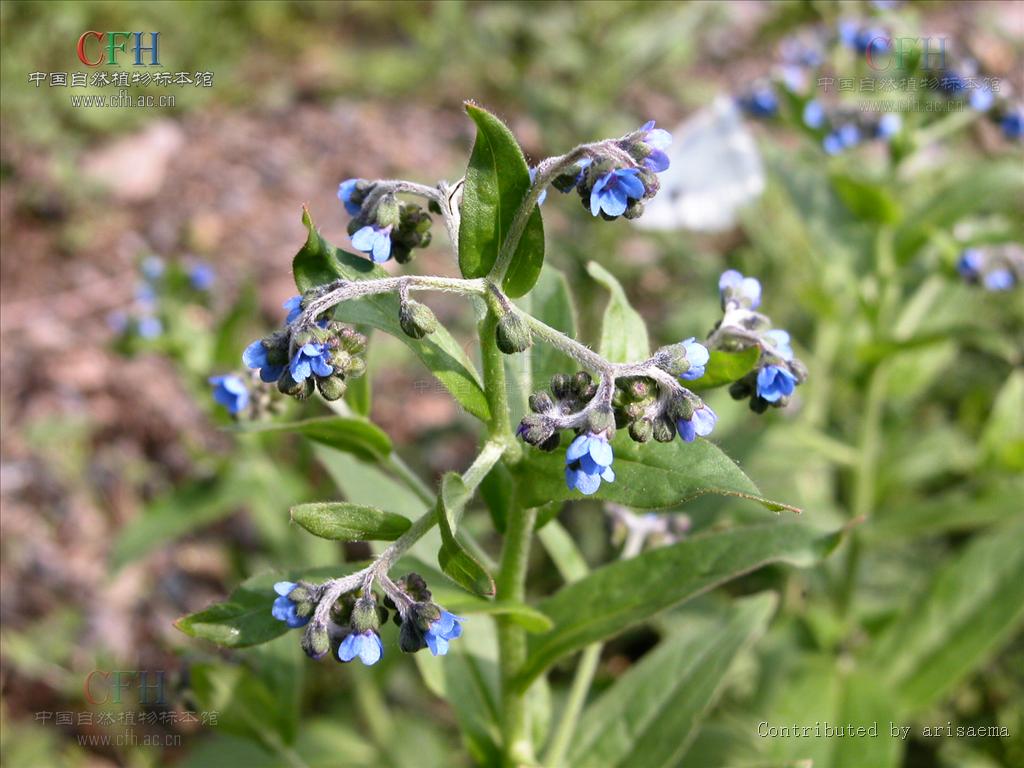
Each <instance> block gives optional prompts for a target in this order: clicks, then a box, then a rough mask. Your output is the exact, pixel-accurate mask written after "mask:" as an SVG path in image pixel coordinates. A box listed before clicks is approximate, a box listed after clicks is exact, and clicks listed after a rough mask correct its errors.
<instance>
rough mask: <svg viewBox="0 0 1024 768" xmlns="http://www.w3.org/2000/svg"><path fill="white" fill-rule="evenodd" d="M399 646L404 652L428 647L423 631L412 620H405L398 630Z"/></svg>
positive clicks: (412, 651) (414, 651)
mask: <svg viewBox="0 0 1024 768" xmlns="http://www.w3.org/2000/svg"><path fill="white" fill-rule="evenodd" d="M398 647H399V648H401V649H402V652H403V653H416V652H417V651H419V650H421V649H423V648H426V647H427V641H426V639H425V638H424V637H423V632H422V631H421V630H420V628H419V627H417V626H416V625H415V624H414V623H413V622H412V621H409V620H405V621H403V622H402V623H401V625H400V628H399V630H398Z"/></svg>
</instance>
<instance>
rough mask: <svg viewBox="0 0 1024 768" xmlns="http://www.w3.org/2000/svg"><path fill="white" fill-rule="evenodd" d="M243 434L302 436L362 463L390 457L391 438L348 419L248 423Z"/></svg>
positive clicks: (370, 425)
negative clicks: (265, 433) (355, 458)
mask: <svg viewBox="0 0 1024 768" xmlns="http://www.w3.org/2000/svg"><path fill="white" fill-rule="evenodd" d="M238 431H239V432H242V433H251V432H286V433H294V434H299V435H302V436H303V437H305V438H308V439H309V440H312V441H313V442H314V443H320V444H321V445H326V446H329V447H331V448H334V449H335V450H338V451H344V452H345V453H351V454H352V455H353V456H356V457H357V458H360V459H362V460H363V461H378V460H380V459H382V458H384V457H385V456H387V455H388V454H389V453H391V438H390V437H388V435H387V432H385V431H384V430H382V429H381V428H380V427H378V426H377V425H376V424H374V423H373V422H370V421H367V420H366V419H361V418H356V417H347V416H318V417H316V418H312V419H303V420H302V421H282V422H250V423H247V424H242V425H239V426H238Z"/></svg>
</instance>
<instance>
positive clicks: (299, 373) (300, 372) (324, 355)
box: [288, 342, 334, 383]
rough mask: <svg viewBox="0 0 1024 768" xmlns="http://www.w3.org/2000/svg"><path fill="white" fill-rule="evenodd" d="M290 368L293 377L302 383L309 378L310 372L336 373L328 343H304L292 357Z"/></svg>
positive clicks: (323, 374)
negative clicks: (332, 365)
mask: <svg viewBox="0 0 1024 768" xmlns="http://www.w3.org/2000/svg"><path fill="white" fill-rule="evenodd" d="M288 370H289V371H290V372H291V375H292V378H293V379H294V380H295V381H297V382H300V383H301V382H303V381H305V380H306V379H307V378H309V376H310V374H313V375H316V376H330V375H331V374H332V373H334V368H333V367H331V352H330V350H329V349H328V348H327V345H326V344H317V343H315V342H309V343H308V344H303V345H302V346H301V347H300V348H299V351H298V352H296V353H295V357H293V358H292V362H291V364H290V365H289V366H288Z"/></svg>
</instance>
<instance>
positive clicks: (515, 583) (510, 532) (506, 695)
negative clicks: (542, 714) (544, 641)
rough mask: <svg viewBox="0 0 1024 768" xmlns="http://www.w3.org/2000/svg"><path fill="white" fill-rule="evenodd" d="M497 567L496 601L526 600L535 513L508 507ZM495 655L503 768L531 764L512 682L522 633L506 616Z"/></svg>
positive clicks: (500, 621) (519, 697)
mask: <svg viewBox="0 0 1024 768" xmlns="http://www.w3.org/2000/svg"><path fill="white" fill-rule="evenodd" d="M510 507H511V508H510V509H509V518H508V525H507V527H506V529H505V542H504V545H503V546H502V550H501V564H500V566H499V570H498V575H497V578H496V579H495V584H496V586H497V594H498V598H499V599H500V600H511V601H513V602H523V601H524V599H525V597H526V566H527V563H528V561H529V555H530V539H531V538H532V536H533V526H534V523H535V522H536V520H537V510H536V509H532V508H531V509H521V508H520V507H519V506H518V504H516V503H513V504H511V505H510ZM495 621H496V622H497V625H498V651H499V654H500V659H501V701H502V713H503V719H502V724H501V730H502V736H503V744H504V764H505V766H506V768H514V767H515V766H520V765H532V764H534V756H533V743H532V740H531V738H530V729H529V722H528V720H527V717H526V692H525V691H517V690H516V688H515V687H514V686H513V684H512V681H513V680H514V679H515V677H516V675H517V674H518V673H519V670H520V669H522V666H523V664H524V663H525V662H526V630H525V629H523V628H522V627H521V626H519V625H517V624H515V623H514V622H513V621H511V620H510V619H509V618H508V617H507V616H497V617H495Z"/></svg>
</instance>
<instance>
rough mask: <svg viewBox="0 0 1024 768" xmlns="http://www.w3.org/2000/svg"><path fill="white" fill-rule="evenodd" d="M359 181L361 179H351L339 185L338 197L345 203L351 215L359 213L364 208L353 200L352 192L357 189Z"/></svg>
mask: <svg viewBox="0 0 1024 768" xmlns="http://www.w3.org/2000/svg"><path fill="white" fill-rule="evenodd" d="M358 183H359V179H349V180H348V181H343V182H341V184H339V185H338V199H339V200H341V202H343V203H344V204H345V210H346V211H348V215H349V216H356V215H358V214H359V211H360V209H361V208H362V206H361V205H359V204H358V203H354V202H352V193H353V192H355V191H356V184H358Z"/></svg>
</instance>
